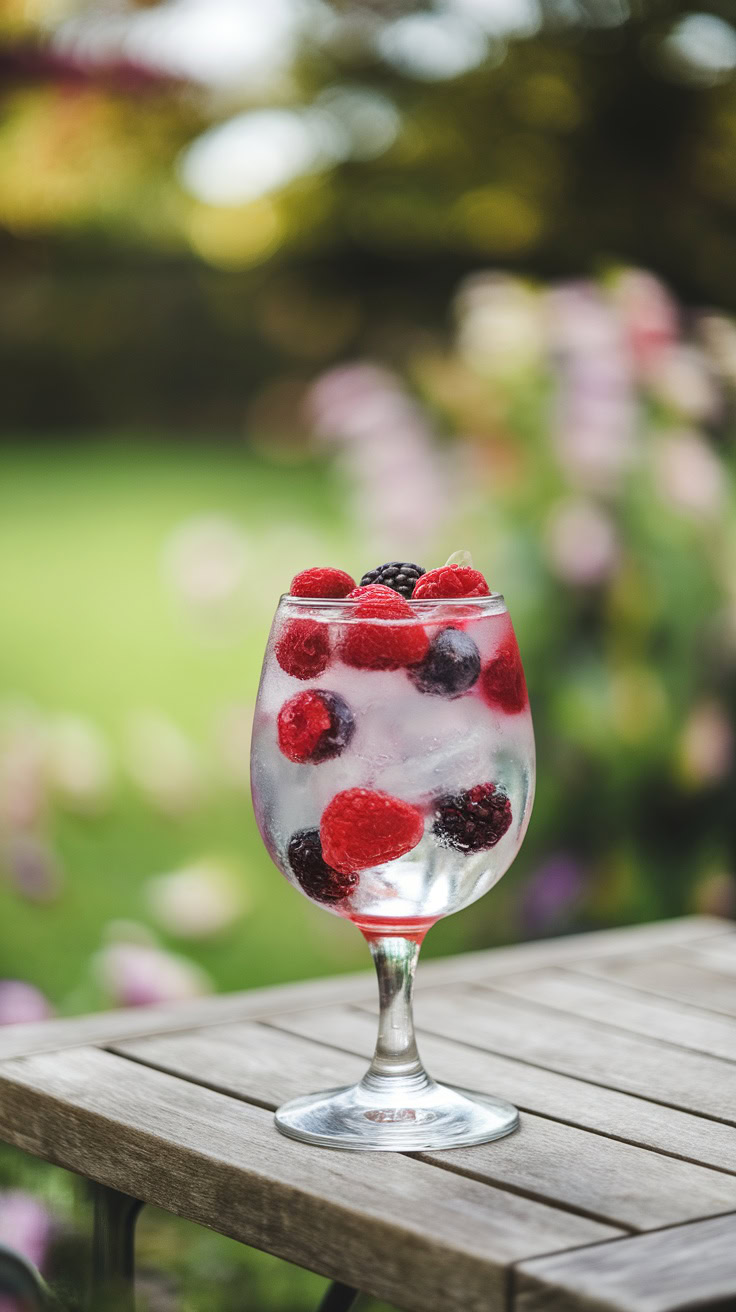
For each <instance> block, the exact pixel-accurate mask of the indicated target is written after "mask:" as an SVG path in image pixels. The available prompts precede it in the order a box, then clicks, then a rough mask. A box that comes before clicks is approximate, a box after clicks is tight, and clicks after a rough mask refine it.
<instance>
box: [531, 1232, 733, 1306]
mask: <svg viewBox="0 0 736 1312" xmlns="http://www.w3.org/2000/svg"><path fill="white" fill-rule="evenodd" d="M514 1287H515V1298H514V1302H513V1306H514V1309H515V1312H592V1310H593V1309H595V1312H689V1310H690V1309H696V1308H697V1309H699V1312H707V1309H712V1312H716V1309H718V1312H733V1308H734V1307H736V1216H733V1215H731V1216H722V1217H717V1218H716V1219H714V1220H709V1221H697V1222H694V1223H693V1224H691V1225H682V1226H676V1227H675V1228H674V1229H671V1230H661V1231H659V1232H658V1233H656V1234H649V1235H637V1236H636V1237H635V1238H633V1239H624V1240H621V1241H620V1242H618V1243H614V1244H596V1245H595V1246H594V1247H593V1248H586V1249H582V1250H580V1251H579V1252H577V1253H562V1254H559V1255H557V1256H555V1257H543V1258H538V1259H537V1260H535V1261H531V1262H524V1263H522V1264H521V1265H520V1266H519V1267H518V1269H517V1271H516V1272H515V1275H514Z"/></svg>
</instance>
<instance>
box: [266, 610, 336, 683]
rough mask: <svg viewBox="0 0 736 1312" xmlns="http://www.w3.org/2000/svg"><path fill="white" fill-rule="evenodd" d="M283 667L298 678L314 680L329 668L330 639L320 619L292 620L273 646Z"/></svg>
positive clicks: (285, 626)
mask: <svg viewBox="0 0 736 1312" xmlns="http://www.w3.org/2000/svg"><path fill="white" fill-rule="evenodd" d="M274 650H275V652H276V660H277V661H278V663H279V665H280V666H281V668H282V670H286V673H287V674H293V676H294V678H295V679H314V678H316V676H317V675H318V674H321V673H322V671H323V670H326V669H327V665H328V662H329V659H330V640H329V638H328V636H327V626H326V625H325V624H320V623H319V622H318V621H317V620H306V619H305V620H289V621H288V623H287V624H285V625H284V628H283V630H282V633H281V636H280V638H279V639H278V641H277V643H276V646H275V648H274Z"/></svg>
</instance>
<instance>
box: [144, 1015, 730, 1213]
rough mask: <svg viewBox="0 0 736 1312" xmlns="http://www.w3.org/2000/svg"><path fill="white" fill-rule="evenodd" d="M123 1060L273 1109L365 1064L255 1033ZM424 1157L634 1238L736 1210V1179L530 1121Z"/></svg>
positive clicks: (192, 1038) (182, 1043)
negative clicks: (492, 1139)
mask: <svg viewBox="0 0 736 1312" xmlns="http://www.w3.org/2000/svg"><path fill="white" fill-rule="evenodd" d="M326 1038H328V1039H329V1035H327V1036H326ZM366 1046H367V1048H368V1050H369V1049H370V1040H368V1043H367V1045H366ZM118 1051H121V1052H122V1053H124V1054H127V1055H131V1056H134V1057H135V1058H136V1059H137V1060H139V1061H144V1062H146V1063H147V1064H149V1065H152V1066H154V1067H156V1068H157V1069H164V1070H166V1071H167V1072H170V1073H173V1074H176V1075H178V1076H180V1077H183V1078H184V1079H191V1080H195V1081H197V1082H198V1083H202V1084H204V1085H206V1086H207V1087H208V1088H214V1089H217V1090H218V1091H220V1092H222V1093H226V1094H229V1095H235V1096H242V1097H246V1098H250V1097H253V1096H254V1093H255V1096H256V1097H257V1098H258V1100H259V1102H260V1103H262V1104H263V1105H267V1106H270V1107H276V1106H278V1104H279V1103H280V1102H282V1101H284V1100H285V1099H286V1098H290V1097H293V1096H294V1095H295V1094H297V1093H308V1092H312V1091H314V1090H315V1089H320V1088H326V1087H330V1085H335V1084H346V1083H348V1082H350V1081H352V1080H355V1079H357V1078H359V1077H360V1075H362V1074H363V1072H364V1070H365V1065H366V1063H365V1061H363V1062H361V1061H360V1060H356V1058H355V1057H353V1056H351V1055H348V1054H346V1053H341V1052H338V1051H337V1050H335V1049H332V1050H331V1049H329V1048H325V1047H324V1046H322V1045H321V1044H318V1043H315V1042H310V1041H307V1040H304V1039H302V1038H299V1037H296V1036H295V1035H292V1034H287V1033H285V1032H280V1031H278V1030H275V1029H270V1028H268V1027H267V1026H264V1025H260V1026H259V1025H255V1024H250V1025H247V1024H246V1025H233V1026H229V1027H227V1029H226V1030H220V1031H218V1033H217V1034H216V1035H213V1033H212V1031H208V1032H199V1033H197V1032H193V1033H190V1034H178V1035H174V1036H166V1037H162V1038H153V1039H143V1040H139V1041H138V1042H136V1043H132V1044H125V1045H122V1047H121V1048H119V1049H118ZM420 1156H421V1158H422V1160H423V1161H427V1162H432V1163H433V1164H435V1165H440V1166H443V1167H444V1168H445V1169H447V1170H452V1171H455V1172H457V1174H459V1175H467V1176H469V1177H471V1178H473V1179H475V1180H482V1181H486V1182H489V1183H492V1184H496V1185H500V1186H501V1187H502V1188H507V1189H512V1190H513V1191H514V1192H517V1193H522V1194H525V1195H526V1196H528V1197H534V1198H538V1199H541V1200H542V1201H545V1202H549V1203H551V1204H553V1205H555V1206H563V1207H565V1208H569V1209H570V1210H572V1211H576V1212H579V1213H580V1214H582V1215H585V1216H592V1217H594V1218H595V1219H596V1220H604V1221H610V1222H612V1223H613V1224H616V1225H620V1226H626V1227H627V1228H630V1229H634V1230H651V1229H654V1228H655V1227H657V1226H663V1225H672V1224H675V1223H676V1222H678V1221H683V1220H691V1219H693V1218H695V1217H701V1216H708V1215H715V1214H716V1213H717V1212H725V1211H733V1210H736V1176H730V1175H725V1174H723V1173H721V1172H719V1171H710V1170H707V1169H705V1168H704V1167H702V1166H694V1165H692V1164H690V1163H688V1162H682V1161H678V1160H676V1159H674V1158H672V1157H663V1156H660V1155H659V1154H657V1153H652V1152H647V1151H645V1150H644V1149H642V1148H636V1147H632V1146H630V1145H629V1144H624V1143H620V1142H618V1141H616V1140H613V1139H610V1138H606V1137H604V1136H602V1135H598V1134H590V1133H589V1132H587V1131H585V1130H580V1129H575V1128H573V1127H572V1126H569V1125H562V1124H560V1123H559V1122H557V1121H550V1120H546V1119H544V1118H543V1117H540V1116H536V1115H531V1114H528V1115H526V1116H525V1117H524V1120H523V1122H522V1127H521V1130H520V1132H519V1133H518V1134H514V1135H511V1136H510V1137H509V1138H508V1139H505V1140H502V1141H500V1142H498V1143H492V1144H484V1145H479V1146H475V1147H473V1148H455V1149H453V1150H452V1152H437V1153H422V1154H420Z"/></svg>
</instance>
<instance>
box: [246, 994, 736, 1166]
mask: <svg viewBox="0 0 736 1312" xmlns="http://www.w3.org/2000/svg"><path fill="white" fill-rule="evenodd" d="M268 1025H269V1026H271V1025H275V1026H278V1027H279V1028H283V1029H285V1030H288V1031H289V1032H290V1033H293V1034H301V1035H304V1036H305V1037H308V1038H313V1039H315V1040H317V1041H318V1042H330V1043H333V1044H335V1045H336V1046H337V1047H339V1048H342V1049H345V1050H347V1051H348V1052H356V1053H357V1052H359V1053H361V1054H365V1055H367V1054H368V1053H369V1052H370V1050H371V1047H372V1044H373V1041H374V1038H375V1029H376V1021H375V1018H374V1017H373V1016H371V1015H369V1014H368V1013H362V1012H360V1011H358V1010H356V1009H355V1008H353V1007H347V1006H346V1007H325V1008H319V1009H317V1010H315V1011H304V1012H292V1013H289V1014H285V1015H282V1016H274V1017H270V1018H269V1020H268ZM228 1031H229V1027H226V1029H225V1030H224V1033H225V1034H227V1033H228ZM419 1037H420V1048H421V1053H422V1057H423V1058H424V1060H425V1062H426V1063H427V1068H428V1070H429V1071H430V1072H431V1073H432V1074H433V1075H435V1076H436V1078H437V1079H441V1080H447V1081H450V1082H452V1083H456V1084H463V1085H466V1086H467V1087H468V1088H471V1089H478V1090H479V1091H480V1092H481V1093H495V1094H498V1095H499V1097H501V1098H506V1099H508V1101H509V1102H513V1103H515V1104H516V1105H517V1106H518V1107H520V1108H521V1109H522V1110H524V1111H532V1112H538V1113H539V1114H540V1115H542V1116H547V1117H552V1118H554V1119H555V1120H559V1121H563V1122H565V1123H567V1124H569V1125H577V1126H580V1127H581V1129H589V1130H594V1131H595V1132H596V1133H598V1134H604V1135H609V1136H611V1137H612V1138H615V1139H621V1140H623V1141H624V1142H627V1143H632V1144H638V1145H639V1146H640V1147H643V1148H653V1149H656V1150H657V1151H658V1152H662V1153H667V1154H671V1155H673V1156H675V1157H682V1158H685V1159H686V1160H688V1161H692V1162H699V1163H701V1164H703V1165H706V1166H712V1167H715V1168H717V1169H719V1170H724V1171H731V1172H736V1129H734V1128H733V1127H732V1126H730V1125H723V1124H722V1123H721V1122H719V1121H709V1120H706V1119H704V1118H703V1117H701V1116H692V1115H690V1114H689V1113H688V1112H681V1111H678V1110H677V1109H676V1108H673V1107H663V1106H661V1105H660V1104H658V1103H654V1102H649V1101H647V1100H646V1099H644V1098H641V1097H632V1096H631V1094H628V1093H619V1092H617V1091H616V1090H615V1089H607V1088H603V1087H601V1086H600V1085H597V1084H587V1083H585V1081H584V1079H577V1078H573V1077H571V1076H569V1075H560V1074H558V1073H557V1072H555V1071H549V1070H544V1069H543V1068H542V1067H539V1066H533V1065H529V1064H527V1063H526V1062H524V1061H523V1060H522V1061H518V1060H516V1059H515V1057H514V1056H511V1055H510V1056H500V1055H499V1054H497V1053H492V1052H483V1051H481V1050H480V1049H479V1048H476V1047H469V1046H466V1045H464V1044H461V1043H459V1042H457V1041H455V1040H454V1039H451V1038H439V1037H437V1036H436V1035H433V1034H430V1033H428V1032H426V1031H423V1030H421V1029H420V1031H419Z"/></svg>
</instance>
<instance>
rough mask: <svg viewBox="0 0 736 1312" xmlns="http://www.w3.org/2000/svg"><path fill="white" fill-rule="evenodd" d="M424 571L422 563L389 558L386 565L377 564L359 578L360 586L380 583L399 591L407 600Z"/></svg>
mask: <svg viewBox="0 0 736 1312" xmlns="http://www.w3.org/2000/svg"><path fill="white" fill-rule="evenodd" d="M424 573H426V571H425V569H424V566H423V565H413V564H411V562H410V561H405V562H402V561H400V560H390V561H389V562H388V564H386V565H377V566H376V568H375V569H369V570H368V573H367V574H364V575H363V577H362V579H361V580H360V586H361V587H362V588H363V587H370V585H371V584H372V583H382V584H383V585H384V586H385V587H387V588H392V589H393V591H394V592H398V593H400V595H401V596H402V597H405V598H406V600H407V601H408V600H409V598H410V596H411V594H412V592H413V591H414V584H415V583H416V581H417V579H419V578H421V576H422V574H424Z"/></svg>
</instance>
